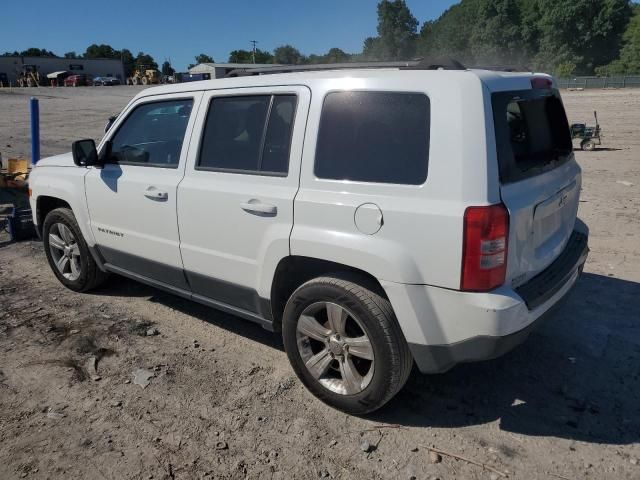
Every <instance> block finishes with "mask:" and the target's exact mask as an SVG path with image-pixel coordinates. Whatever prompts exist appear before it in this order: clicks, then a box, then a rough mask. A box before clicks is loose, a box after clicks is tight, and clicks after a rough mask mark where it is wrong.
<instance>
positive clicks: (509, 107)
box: [492, 90, 572, 183]
mask: <svg viewBox="0 0 640 480" xmlns="http://www.w3.org/2000/svg"><path fill="white" fill-rule="evenodd" d="M492 102H493V116H494V123H495V130H496V147H497V152H498V162H499V164H500V178H501V181H502V182H503V183H509V182H513V181H517V180H521V179H524V178H527V177H530V176H533V175H537V174H539V173H542V172H545V171H548V170H550V169H553V168H555V167H557V166H559V165H560V164H562V163H564V162H565V161H566V160H567V159H568V156H569V154H570V153H571V151H572V145H571V134H570V132H569V123H568V121H567V116H566V114H565V111H564V107H563V106H562V102H561V100H560V96H559V94H558V93H557V91H550V92H549V91H545V92H543V93H540V92H539V91H537V90H531V91H523V92H501V93H495V94H493V97H492Z"/></svg>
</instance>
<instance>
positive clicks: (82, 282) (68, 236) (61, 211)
mask: <svg viewBox="0 0 640 480" xmlns="http://www.w3.org/2000/svg"><path fill="white" fill-rule="evenodd" d="M42 237H43V243H44V251H45V253H46V255H47V261H48V262H49V266H50V267H51V270H53V273H54V274H55V276H56V277H57V278H58V280H59V281H60V283H62V284H63V285H64V286H65V287H67V288H68V289H70V290H73V291H76V292H86V291H87V290H91V289H93V288H96V287H98V286H99V285H101V284H102V283H104V281H105V280H106V279H107V277H108V274H107V273H105V272H103V271H102V270H100V268H99V267H98V265H97V264H96V262H95V260H94V259H93V257H92V256H91V253H90V252H89V247H88V246H87V242H85V240H84V237H83V236H82V232H81V231H80V227H79V226H78V222H77V221H76V218H75V216H74V215H73V212H72V211H71V210H70V209H68V208H56V209H55V210H52V211H51V212H49V214H48V215H47V217H46V218H45V220H44V224H43V227H42Z"/></svg>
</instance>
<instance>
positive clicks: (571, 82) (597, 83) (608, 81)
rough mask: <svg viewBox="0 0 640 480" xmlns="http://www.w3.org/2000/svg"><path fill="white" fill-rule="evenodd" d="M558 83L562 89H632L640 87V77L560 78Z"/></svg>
mask: <svg viewBox="0 0 640 480" xmlns="http://www.w3.org/2000/svg"><path fill="white" fill-rule="evenodd" d="M557 82H558V86H559V87H560V88H632V87H640V75H617V76H612V77H570V78H558V79H557Z"/></svg>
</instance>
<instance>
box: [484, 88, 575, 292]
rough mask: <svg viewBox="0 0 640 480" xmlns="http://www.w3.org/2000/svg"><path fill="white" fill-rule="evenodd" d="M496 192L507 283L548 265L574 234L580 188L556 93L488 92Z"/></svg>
mask: <svg viewBox="0 0 640 480" xmlns="http://www.w3.org/2000/svg"><path fill="white" fill-rule="evenodd" d="M492 105H493V116H494V125H495V134H496V150H497V155H498V164H499V169H500V183H501V187H500V194H501V197H502V201H503V202H504V204H505V205H506V207H507V209H508V210H509V215H510V218H509V221H510V236H509V254H508V255H509V257H508V270H507V281H509V282H510V283H511V284H512V285H513V286H514V287H517V286H519V285H521V284H523V283H525V282H526V281H527V280H529V279H530V278H532V277H533V276H535V275H536V274H538V273H539V272H541V271H542V270H544V269H545V268H546V267H548V266H549V265H550V264H551V263H552V262H553V261H554V260H555V259H556V258H557V257H558V255H560V253H561V252H562V250H563V249H564V248H565V246H566V245H567V242H568V240H569V237H570V236H571V233H572V232H573V228H574V224H575V219H576V215H577V211H578V202H579V195H580V187H581V173H580V172H581V171H580V167H579V166H578V164H577V163H576V161H575V159H574V155H573V152H572V146H571V136H570V133H569V125H568V121H567V117H566V114H565V110H564V107H563V105H562V101H561V99H560V94H559V92H558V91H557V90H555V89H551V88H544V89H530V90H520V91H507V92H497V93H493V94H492Z"/></svg>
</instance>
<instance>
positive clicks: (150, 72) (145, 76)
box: [127, 65, 160, 85]
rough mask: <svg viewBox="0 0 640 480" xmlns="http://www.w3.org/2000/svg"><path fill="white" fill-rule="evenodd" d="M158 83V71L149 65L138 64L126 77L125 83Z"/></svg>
mask: <svg viewBox="0 0 640 480" xmlns="http://www.w3.org/2000/svg"><path fill="white" fill-rule="evenodd" d="M158 83H160V71H159V70H157V69H155V68H151V66H150V65H138V66H137V68H136V69H135V70H134V71H133V75H132V76H130V77H128V78H127V85H152V84H158Z"/></svg>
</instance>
